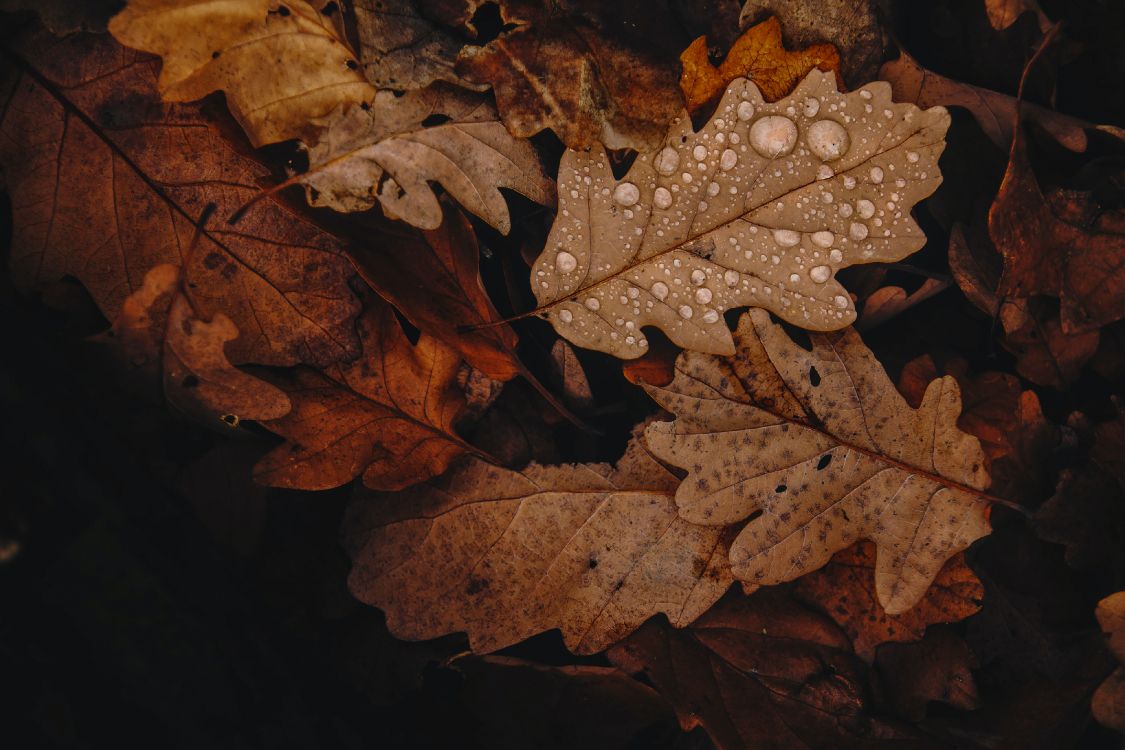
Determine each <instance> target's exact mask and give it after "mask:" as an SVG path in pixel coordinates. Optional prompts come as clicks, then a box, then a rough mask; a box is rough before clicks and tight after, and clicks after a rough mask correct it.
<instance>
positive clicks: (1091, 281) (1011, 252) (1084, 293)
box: [988, 128, 1125, 354]
mask: <svg viewBox="0 0 1125 750" xmlns="http://www.w3.org/2000/svg"><path fill="white" fill-rule="evenodd" d="M1026 140H1027V138H1026V135H1025V134H1024V132H1023V128H1019V129H1017V132H1016V137H1015V138H1014V139H1013V141H1012V150H1011V152H1010V155H1009V159H1008V169H1007V171H1006V172H1005V173H1004V179H1003V181H1002V182H1001V183H1000V190H999V192H998V193H997V196H996V200H995V201H994V202H993V204H992V208H991V209H990V210H989V212H988V231H989V235H990V236H991V237H992V241H993V243H994V244H995V245H996V249H997V250H998V251H999V253H1000V255H1001V257H1002V258H1003V259H1004V272H1003V274H1002V275H1001V277H1000V286H999V289H998V292H999V294H1000V295H1002V296H1011V297H1028V296H1031V295H1035V294H1048V295H1051V296H1054V297H1058V298H1059V304H1060V306H1061V322H1062V333H1064V334H1070V335H1073V334H1078V333H1084V332H1088V331H1093V330H1096V329H1098V328H1100V327H1102V326H1104V325H1106V324H1108V323H1112V322H1114V321H1115V320H1120V319H1121V318H1123V317H1125V233H1122V232H1121V227H1116V226H1112V225H1110V226H1109V227H1105V228H1103V227H1101V226H1099V225H1096V224H1095V225H1093V226H1083V225H1080V224H1078V223H1075V222H1073V221H1071V216H1070V215H1068V214H1088V213H1089V211H1088V208H1089V206H1088V205H1086V204H1088V203H1089V202H1090V200H1091V199H1090V197H1089V196H1088V195H1086V196H1084V195H1081V194H1072V193H1056V194H1055V195H1054V196H1053V197H1054V198H1056V200H1048V198H1047V196H1045V195H1044V194H1043V191H1042V189H1041V188H1040V186H1039V182H1038V180H1037V179H1036V177H1035V173H1034V171H1033V170H1032V168H1031V162H1030V159H1029V158H1028V153H1027V143H1026ZM1095 348H1096V346H1095ZM1092 353H1093V352H1091V354H1092Z"/></svg>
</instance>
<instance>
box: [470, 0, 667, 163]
mask: <svg viewBox="0 0 1125 750" xmlns="http://www.w3.org/2000/svg"><path fill="white" fill-rule="evenodd" d="M569 5H570V4H566V3H557V4H555V3H551V4H538V3H520V2H506V3H503V4H502V7H501V19H502V20H503V21H504V22H505V23H512V24H514V25H516V28H515V29H513V30H512V31H509V32H507V33H505V34H502V35H501V36H499V37H498V38H496V39H494V40H492V41H491V42H489V43H488V44H487V45H485V46H483V47H475V46H469V47H465V48H464V49H463V50H462V51H461V59H460V60H459V61H458V64H457V68H456V70H457V72H458V73H459V74H460V75H462V76H464V77H465V78H466V79H468V80H470V81H473V82H475V83H480V84H488V85H490V86H491V87H492V89H493V91H494V92H495V93H496V105H497V108H498V109H499V110H500V116H501V117H502V118H503V119H504V124H505V125H507V126H508V129H509V130H510V131H511V132H512V133H513V134H514V135H516V136H517V137H520V138H529V137H531V136H533V135H535V134H536V133H538V132H540V131H542V130H545V129H548V128H550V129H551V130H553V131H554V132H555V134H556V135H558V137H559V138H560V139H561V140H562V142H563V143H565V144H566V145H567V146H569V147H571V148H578V149H585V148H591V147H595V146H597V145H598V144H599V143H601V144H604V145H605V146H606V147H607V148H615V149H616V148H633V149H638V150H640V149H649V148H653V147H655V146H656V145H657V144H658V143H659V142H660V139H661V138H662V137H663V135H664V132H665V130H666V128H667V127H668V123H669V122H671V121H672V119H673V118H674V117H675V116H676V114H677V113H678V112H679V111H680V108H681V106H682V102H681V101H679V97H678V96H677V94H678V91H679V89H678V87H677V85H676V75H677V70H676V68H675V66H674V65H673V64H671V63H672V61H669V60H666V59H663V58H662V57H660V56H658V55H657V54H654V52H653V51H652V50H651V47H652V45H651V43H645V42H646V41H647V40H644V39H643V38H635V37H634V38H632V39H627V38H625V37H623V36H621V34H620V33H617V34H612V35H609V34H603V33H601V30H600V29H599V26H600V25H601V24H600V23H599V20H600V19H599V18H598V17H597V16H598V14H599V12H600V11H601V9H600V8H599V7H598V3H575V4H574V5H575V6H576V7H574V8H571V7H569ZM590 14H593V16H594V17H593V18H590V17H588V16H589V15H590ZM616 31H618V32H621V31H624V29H616Z"/></svg>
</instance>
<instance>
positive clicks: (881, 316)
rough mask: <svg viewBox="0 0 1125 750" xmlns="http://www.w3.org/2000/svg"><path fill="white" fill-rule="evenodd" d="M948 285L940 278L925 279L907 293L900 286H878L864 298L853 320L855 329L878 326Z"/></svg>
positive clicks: (867, 329)
mask: <svg viewBox="0 0 1125 750" xmlns="http://www.w3.org/2000/svg"><path fill="white" fill-rule="evenodd" d="M948 287H949V282H948V281H942V280H940V279H926V280H925V281H924V282H922V286H920V287H918V288H917V289H915V290H914V291H913V292H910V293H909V294H907V292H906V290H905V289H903V288H902V287H900V286H884V287H880V288H878V289H876V290H875V291H874V292H872V293H871V294H870V295H869V296H868V297H867V299H866V300H864V303H863V312H862V313H861V314H860V316H859V318H858V319H857V320H856V322H855V327H856V330H859V331H869V330H871V329H872V328H875V327H877V326H880V325H882V324H883V323H886V322H887V321H888V320H890V319H891V318H893V317H895V316H897V315H899V314H900V313H903V312H906V311H907V310H909V309H910V308H912V307H914V306H915V305H917V304H918V303H920V302H925V301H926V300H928V299H929V298H930V297H933V296H934V295H935V294H937V293H939V292H942V291H945V289H947V288H948Z"/></svg>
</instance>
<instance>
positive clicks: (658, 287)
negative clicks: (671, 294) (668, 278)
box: [652, 281, 668, 300]
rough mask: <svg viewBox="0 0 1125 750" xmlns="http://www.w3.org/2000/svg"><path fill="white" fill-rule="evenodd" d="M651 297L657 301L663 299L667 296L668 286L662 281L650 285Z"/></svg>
mask: <svg viewBox="0 0 1125 750" xmlns="http://www.w3.org/2000/svg"><path fill="white" fill-rule="evenodd" d="M652 296H653V297H656V298H657V299H660V300H662V299H664V298H665V297H667V296H668V285H667V284H665V283H664V282H663V281H658V282H656V283H655V284H653V285H652Z"/></svg>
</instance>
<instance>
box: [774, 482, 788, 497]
mask: <svg viewBox="0 0 1125 750" xmlns="http://www.w3.org/2000/svg"><path fill="white" fill-rule="evenodd" d="M787 489H789V488H788V487H787V486H785V485H784V484H779V485H777V486H776V487H774V488H773V491H774V492H775V493H777V494H778V495H780V494H781V493H782V492H785V490H787Z"/></svg>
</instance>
